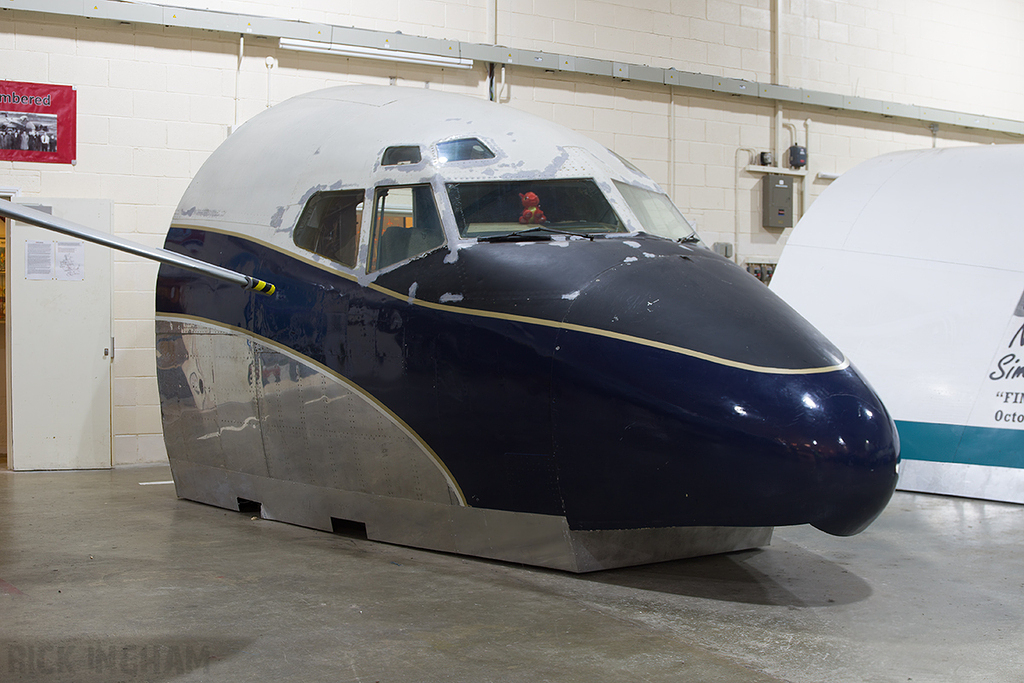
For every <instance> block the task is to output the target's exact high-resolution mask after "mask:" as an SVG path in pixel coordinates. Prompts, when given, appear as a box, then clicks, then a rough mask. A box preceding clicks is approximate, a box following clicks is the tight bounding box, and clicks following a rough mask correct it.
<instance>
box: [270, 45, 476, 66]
mask: <svg viewBox="0 0 1024 683" xmlns="http://www.w3.org/2000/svg"><path fill="white" fill-rule="evenodd" d="M279 45H280V47H281V48H282V49H284V50H298V51H299V52H316V53H319V54H325V55H338V56H339V57H357V58H360V59H381V60H384V61H388V62H405V63H407V64H423V65H426V66H447V67H451V68H453V69H472V68H473V60H472V59H467V58H465V57H447V56H444V55H431V54H425V53H423V52H405V51H403V50H389V49H384V48H379V47H359V46H358V45H340V44H338V43H324V42H321V41H318V40H297V39H294V38H281V42H280V44H279Z"/></svg>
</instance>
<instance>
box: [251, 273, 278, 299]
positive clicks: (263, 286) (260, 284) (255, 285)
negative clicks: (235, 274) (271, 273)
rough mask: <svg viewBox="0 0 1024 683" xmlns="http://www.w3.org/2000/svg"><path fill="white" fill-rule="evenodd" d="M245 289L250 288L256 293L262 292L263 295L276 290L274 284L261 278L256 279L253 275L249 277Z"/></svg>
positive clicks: (268, 294) (269, 294)
mask: <svg viewBox="0 0 1024 683" xmlns="http://www.w3.org/2000/svg"><path fill="white" fill-rule="evenodd" d="M246 289H251V290H252V291H254V292H256V293H257V294H262V295H264V296H271V295H272V294H273V293H274V292H276V291H277V287H275V286H274V285H272V284H270V283H269V282H264V281H263V280H257V279H256V278H254V277H251V278H249V286H248V287H246Z"/></svg>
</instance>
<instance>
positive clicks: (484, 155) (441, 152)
mask: <svg viewBox="0 0 1024 683" xmlns="http://www.w3.org/2000/svg"><path fill="white" fill-rule="evenodd" d="M493 158H494V152H492V151H491V150H490V148H488V147H487V145H485V144H484V143H482V142H480V141H479V140H478V139H476V138H463V139H461V140H448V141H447V142H439V143H437V160H438V161H439V162H441V163H442V164H444V163H447V162H449V161H472V160H475V159H493Z"/></svg>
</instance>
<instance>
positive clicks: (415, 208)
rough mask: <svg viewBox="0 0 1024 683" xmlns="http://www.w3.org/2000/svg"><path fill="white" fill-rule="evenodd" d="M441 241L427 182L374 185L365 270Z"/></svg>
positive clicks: (442, 233) (438, 244)
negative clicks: (375, 188) (374, 194)
mask: <svg viewBox="0 0 1024 683" xmlns="http://www.w3.org/2000/svg"><path fill="white" fill-rule="evenodd" d="M443 244H444V230H443V229H442V228H441V218H440V217H439V216H438V213H437V205H436V204H435V203H434V194H433V192H432V190H431V189H430V185H412V186H407V187H379V188H377V195H376V199H375V201H374V207H373V232H372V236H371V240H370V258H369V261H368V263H367V268H366V270H367V271H368V272H372V271H375V270H380V269H381V268H387V267H388V266H390V265H391V264H393V263H398V262H399V261H403V260H405V259H408V258H412V257H413V256H419V255H420V254H424V253H426V252H428V251H430V250H432V249H435V248H437V247H440V246H441V245H443Z"/></svg>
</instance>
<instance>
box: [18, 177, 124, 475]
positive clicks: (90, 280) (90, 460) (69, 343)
mask: <svg viewBox="0 0 1024 683" xmlns="http://www.w3.org/2000/svg"><path fill="white" fill-rule="evenodd" d="M15 201H17V202H18V203H20V204H25V205H28V206H32V207H34V208H37V209H39V210H41V211H44V212H46V213H50V214H52V215H54V216H56V217H58V218H64V219H67V220H70V221H74V222H76V223H79V224H81V225H85V226H87V227H90V228H94V229H96V230H100V231H103V232H110V229H111V216H112V213H111V203H110V201H109V200H100V199H38V198H34V197H21V198H18V199H16V200H15ZM111 261H112V255H111V251H110V249H108V248H106V247H102V246H99V245H95V244H91V243H88V242H84V241H82V240H79V239H77V238H73V237H66V236H64V235H61V234H58V233H56V232H52V231H49V230H44V229H42V228H37V227H35V226H32V225H27V224H25V223H20V222H18V221H8V225H7V278H8V288H7V350H8V357H7V368H8V388H9V392H8V398H9V401H8V410H9V421H8V424H9V429H8V432H7V439H8V461H9V466H10V467H11V468H12V469H15V470H58V469H87V468H104V467H110V465H111V437H110V404H111V393H110V386H111V372H112V355H113V346H112V342H113V340H112V336H113V335H112V325H111V299H112V289H111V275H110V272H111V265H110V264H111Z"/></svg>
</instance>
